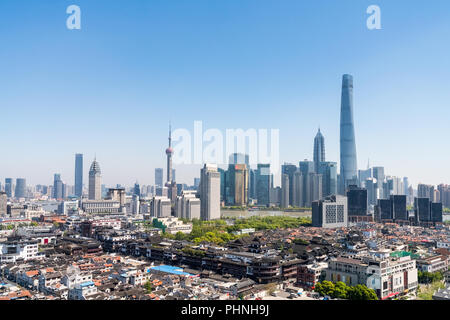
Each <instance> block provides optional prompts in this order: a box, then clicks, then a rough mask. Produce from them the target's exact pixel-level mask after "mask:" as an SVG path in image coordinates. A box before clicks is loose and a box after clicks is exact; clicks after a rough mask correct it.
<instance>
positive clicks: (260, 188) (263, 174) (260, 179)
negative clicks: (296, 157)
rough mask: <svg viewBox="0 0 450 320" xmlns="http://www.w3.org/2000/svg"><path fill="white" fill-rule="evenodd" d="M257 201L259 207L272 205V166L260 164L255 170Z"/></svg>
mask: <svg viewBox="0 0 450 320" xmlns="http://www.w3.org/2000/svg"><path fill="white" fill-rule="evenodd" d="M255 186H256V188H255V189H256V200H257V201H258V205H259V206H268V205H269V204H270V189H271V188H273V175H272V174H271V173H270V164H258V169H257V170H255Z"/></svg>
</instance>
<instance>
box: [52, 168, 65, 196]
mask: <svg viewBox="0 0 450 320" xmlns="http://www.w3.org/2000/svg"><path fill="white" fill-rule="evenodd" d="M63 188H64V187H63V181H62V180H61V175H60V174H59V173H55V175H54V178H53V198H54V199H57V200H62V199H63V193H64V190H63Z"/></svg>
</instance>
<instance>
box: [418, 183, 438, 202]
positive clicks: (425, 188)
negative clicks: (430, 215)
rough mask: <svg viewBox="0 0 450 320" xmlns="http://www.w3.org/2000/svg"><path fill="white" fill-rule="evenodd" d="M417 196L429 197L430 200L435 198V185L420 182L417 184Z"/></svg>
mask: <svg viewBox="0 0 450 320" xmlns="http://www.w3.org/2000/svg"><path fill="white" fill-rule="evenodd" d="M417 197H418V198H428V199H429V200H430V201H433V200H434V186H432V185H427V184H422V183H420V184H419V185H418V186H417Z"/></svg>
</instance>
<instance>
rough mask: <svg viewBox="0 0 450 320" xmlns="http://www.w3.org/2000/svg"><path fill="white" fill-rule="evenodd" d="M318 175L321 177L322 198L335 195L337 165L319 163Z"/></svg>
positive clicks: (333, 163)
mask: <svg viewBox="0 0 450 320" xmlns="http://www.w3.org/2000/svg"><path fill="white" fill-rule="evenodd" d="M318 173H319V174H321V175H322V196H323V197H328V196H331V195H335V194H337V163H336V162H329V161H328V162H327V161H326V162H321V163H320V164H319V171H318Z"/></svg>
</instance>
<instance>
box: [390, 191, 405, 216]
mask: <svg viewBox="0 0 450 320" xmlns="http://www.w3.org/2000/svg"><path fill="white" fill-rule="evenodd" d="M390 201H391V206H392V216H393V218H394V220H395V221H396V222H398V221H408V220H409V216H408V210H407V209H406V196H405V195H391V197H390Z"/></svg>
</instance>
